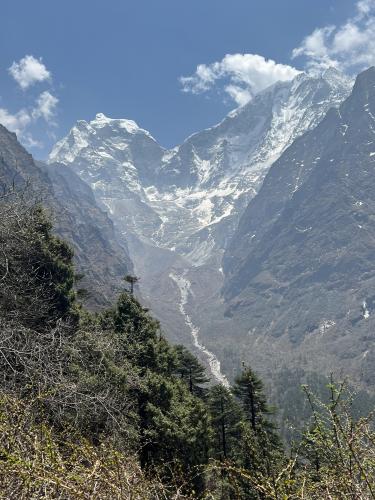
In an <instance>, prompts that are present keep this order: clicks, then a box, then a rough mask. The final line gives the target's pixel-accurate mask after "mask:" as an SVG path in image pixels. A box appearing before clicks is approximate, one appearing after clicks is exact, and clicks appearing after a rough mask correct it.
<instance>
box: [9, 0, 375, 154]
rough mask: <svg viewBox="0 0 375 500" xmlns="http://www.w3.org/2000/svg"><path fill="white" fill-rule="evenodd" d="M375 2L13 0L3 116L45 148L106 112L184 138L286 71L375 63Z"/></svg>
mask: <svg viewBox="0 0 375 500" xmlns="http://www.w3.org/2000/svg"><path fill="white" fill-rule="evenodd" d="M374 3H375V2H374V0H314V1H311V0H261V1H258V0H252V1H251V0H231V1H228V0H190V1H189V2H184V1H182V0H132V1H130V0H107V1H103V0H75V1H72V0H64V1H63V2H62V1H50V0H32V1H30V0H4V1H3V2H2V7H1V10H2V29H1V30H0V47H1V49H0V82H1V85H0V122H2V123H4V124H5V125H7V126H8V127H9V128H13V129H14V130H16V131H17V132H18V135H19V136H20V138H21V140H22V141H23V143H24V144H25V145H27V147H28V149H29V150H30V151H31V152H32V153H33V154H34V155H35V156H36V157H37V158H44V157H45V156H46V154H47V152H48V151H49V149H50V147H51V145H52V144H53V143H54V142H55V140H56V139H58V138H60V137H62V136H63V135H64V134H66V132H67V131H68V130H69V129H70V128H71V126H72V125H73V124H74V122H75V121H76V120H78V119H85V120H90V119H92V118H93V117H94V116H95V114H96V113H98V112H103V113H105V114H106V115H108V116H111V117H116V118H120V117H121V118H129V119H133V120H135V121H136V122H137V123H138V124H139V125H140V126H141V127H143V128H145V129H147V130H149V131H150V132H151V133H152V135H153V136H154V137H155V138H156V139H157V140H158V141H159V142H160V143H161V144H162V145H163V146H165V147H170V146H174V145H176V144H178V143H180V142H181V141H183V140H184V138H186V137H187V136H188V135H190V134H191V133H193V132H195V131H198V130H201V129H203V128H206V127H208V126H210V125H213V124H214V123H216V122H218V121H219V120H221V119H222V118H223V117H224V116H225V114H226V113H228V112H229V111H230V110H231V109H233V108H234V107H236V106H237V105H238V104H243V103H244V102H246V100H248V99H251V97H252V96H253V95H254V93H256V92H257V91H259V90H261V89H262V88H263V87H264V86H266V85H267V84H269V83H272V82H273V81H274V80H275V78H278V76H279V75H281V77H283V78H291V77H292V76H293V72H295V71H296V70H303V69H305V68H308V69H309V70H311V71H317V70H319V69H320V68H323V67H324V66H327V65H330V64H334V65H337V66H339V67H340V66H343V68H344V69H345V71H348V72H353V71H355V70H356V69H361V68H362V67H366V66H368V65H370V63H372V60H371V57H375V51H373V50H372V49H373V48H374V47H373V45H372V44H373V43H374V42H373V41H372V40H373V39H374V37H373V35H374V33H375V31H373V30H375V23H374V22H373V21H374V16H373V14H374V10H373V9H374V7H375V5H374ZM366 37H367V38H366ZM293 50H294V53H293ZM370 52H371V54H370ZM293 54H294V56H295V57H294V58H292V56H293ZM348 54H350V57H351V58H352V59H351V60H350V62H348V61H349V58H348ZM226 55H230V57H229V58H228V57H227V58H226V59H224V58H225V56H226ZM236 55H237V56H236ZM244 55H246V56H244ZM25 56H32V57H31V58H29V59H25ZM255 56H256V57H255ZM259 56H261V57H260V58H259ZM262 58H265V59H264V60H263V59H262ZM269 59H272V60H273V61H275V63H274V64H273V65H271V64H270V63H269V61H268V60H269ZM215 63H216V65H215ZM198 65H201V70H200V72H198V74H197V73H196V69H197V66H198ZM279 65H284V66H279ZM356 66H358V68H357V67H356ZM10 68H11V69H10ZM181 77H185V80H181ZM183 90H185V91H183Z"/></svg>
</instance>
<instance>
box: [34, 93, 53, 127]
mask: <svg viewBox="0 0 375 500" xmlns="http://www.w3.org/2000/svg"><path fill="white" fill-rule="evenodd" d="M58 102H59V100H58V98H57V97H55V96H54V95H52V94H51V93H50V92H48V90H45V91H44V92H42V93H41V94H40V96H39V97H38V99H37V101H36V107H35V108H34V109H33V111H32V116H33V118H34V119H38V118H44V120H45V121H46V122H51V121H52V119H53V117H54V116H55V111H56V106H57V104H58Z"/></svg>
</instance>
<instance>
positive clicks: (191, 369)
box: [175, 345, 210, 397]
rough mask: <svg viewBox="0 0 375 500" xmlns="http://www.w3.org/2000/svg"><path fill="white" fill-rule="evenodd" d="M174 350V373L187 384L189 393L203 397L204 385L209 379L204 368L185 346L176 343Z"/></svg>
mask: <svg viewBox="0 0 375 500" xmlns="http://www.w3.org/2000/svg"><path fill="white" fill-rule="evenodd" d="M175 350H176V354H177V368H176V371H175V373H176V374H177V376H178V377H179V378H181V379H182V380H183V381H184V382H185V383H186V384H187V386H188V388H189V392H190V393H191V394H195V395H196V396H199V397H204V396H205V395H206V393H207V388H206V387H205V386H206V385H207V383H208V382H209V381H210V379H209V378H208V377H207V375H206V370H205V368H204V367H203V366H202V365H201V364H200V363H199V361H198V359H197V358H196V357H195V356H194V355H193V354H191V352H190V351H189V350H188V349H186V347H184V346H182V345H177V346H176V347H175Z"/></svg>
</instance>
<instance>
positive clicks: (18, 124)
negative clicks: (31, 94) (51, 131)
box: [0, 90, 59, 148]
mask: <svg viewBox="0 0 375 500" xmlns="http://www.w3.org/2000/svg"><path fill="white" fill-rule="evenodd" d="M58 102H59V100H58V99H57V97H55V96H54V95H52V94H51V93H50V92H48V90H46V91H44V92H42V93H41V94H40V95H39V97H38V98H37V100H36V102H35V105H34V106H33V107H32V108H31V109H27V108H22V109H20V110H19V111H18V112H16V113H13V114H12V113H10V112H9V111H8V110H7V109H5V108H0V123H1V125H4V127H6V128H7V129H9V130H10V131H12V132H15V133H16V134H17V137H18V138H19V139H20V140H21V141H22V142H23V143H24V145H25V146H27V147H33V148H41V147H43V143H42V142H40V141H38V140H36V139H34V138H33V137H32V135H31V133H30V131H29V128H30V127H31V126H32V125H34V124H35V123H36V122H37V121H38V120H39V119H43V120H44V121H45V122H47V123H48V124H49V125H53V126H55V125H56V124H55V123H54V121H53V118H54V116H55V111H56V106H57V104H58Z"/></svg>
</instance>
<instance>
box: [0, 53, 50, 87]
mask: <svg viewBox="0 0 375 500" xmlns="http://www.w3.org/2000/svg"><path fill="white" fill-rule="evenodd" d="M8 71H9V73H10V74H11V76H12V77H13V78H14V79H15V80H16V82H17V83H18V85H19V86H20V87H21V88H22V89H23V90H26V89H27V88H28V87H30V86H31V85H34V84H35V83H37V82H44V81H46V80H50V78H51V73H50V72H49V71H48V69H47V68H46V66H45V65H44V64H43V62H42V59H41V58H39V59H37V58H35V57H34V56H31V55H26V56H25V57H23V58H22V59H20V60H19V61H18V62H15V61H14V62H13V64H12V65H11V67H10V68H9V70H8Z"/></svg>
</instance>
